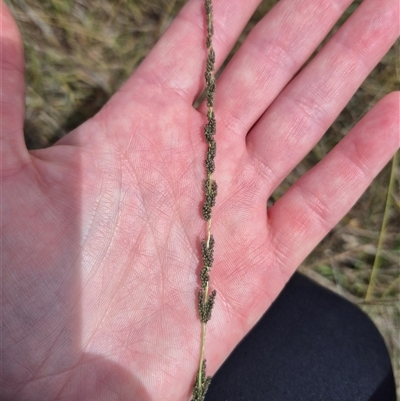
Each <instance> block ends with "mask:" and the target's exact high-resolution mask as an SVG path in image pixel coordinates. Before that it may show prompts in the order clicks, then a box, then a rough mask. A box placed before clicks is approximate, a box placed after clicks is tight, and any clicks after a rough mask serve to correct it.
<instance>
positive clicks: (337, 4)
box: [202, 0, 352, 142]
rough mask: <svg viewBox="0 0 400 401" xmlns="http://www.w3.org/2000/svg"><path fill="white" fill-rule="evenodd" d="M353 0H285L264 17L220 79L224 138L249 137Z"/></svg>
mask: <svg viewBox="0 0 400 401" xmlns="http://www.w3.org/2000/svg"><path fill="white" fill-rule="evenodd" d="M351 2H352V0H335V1H323V0H283V1H280V2H279V3H278V4H277V5H276V6H275V7H274V8H273V9H272V10H271V11H270V12H269V13H268V14H267V15H266V16H265V17H264V18H263V20H262V21H261V22H260V23H259V24H258V25H257V26H256V27H255V28H254V29H253V30H252V32H251V33H250V34H249V36H248V37H247V39H246V41H245V42H244V44H243V45H242V46H241V48H240V49H239V51H238V52H237V53H236V54H235V56H234V58H233V59H232V60H231V62H230V63H229V64H228V66H227V67H226V68H225V70H224V72H223V73H222V74H221V76H220V78H219V79H218V90H217V92H216V98H215V104H216V111H217V112H218V116H219V119H218V125H219V127H221V126H223V127H225V128H227V129H226V130H219V132H218V133H219V134H222V135H223V137H222V136H221V141H222V142H226V141H230V140H231V141H233V140H237V135H232V134H238V135H240V136H241V137H242V138H244V137H245V136H246V134H247V133H248V131H249V129H250V128H251V127H252V126H253V124H254V122H255V121H257V120H258V119H259V117H260V116H261V115H262V114H263V113H264V111H265V109H266V108H267V107H268V106H269V105H270V104H271V102H272V101H273V99H275V98H276V96H277V95H278V94H279V93H280V91H281V90H282V89H283V88H284V87H285V85H286V84H287V83H288V82H289V81H290V80H291V79H292V77H293V76H294V75H295V73H296V72H297V71H298V70H299V68H300V67H301V66H302V65H303V64H304V63H305V62H306V61H307V59H308V58H309V57H310V56H311V54H312V53H313V51H314V50H315V49H316V47H317V46H318V44H319V43H320V42H321V41H322V40H323V38H324V37H325V36H326V35H327V34H328V32H329V30H330V29H331V28H332V26H333V25H334V23H335V22H336V21H337V20H338V18H339V17H340V16H341V15H342V14H343V12H344V11H345V9H346V7H347V6H348V5H349V4H350V3H351ZM218 106H219V107H218ZM202 107H203V105H202ZM224 133H225V134H224Z"/></svg>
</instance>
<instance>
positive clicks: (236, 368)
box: [206, 273, 396, 401]
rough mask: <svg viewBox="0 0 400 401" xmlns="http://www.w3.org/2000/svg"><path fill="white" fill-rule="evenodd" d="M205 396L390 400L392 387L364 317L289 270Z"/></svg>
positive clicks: (211, 399)
mask: <svg viewBox="0 0 400 401" xmlns="http://www.w3.org/2000/svg"><path fill="white" fill-rule="evenodd" d="M206 399H207V401H396V389H395V382H394V375H393V370H392V366H391V362H390V358H389V354H388V351H387V349H386V346H385V343H384V341H383V339H382V336H381V335H380V333H379V331H378V330H377V328H376V327H375V325H374V324H373V323H372V321H371V320H370V319H369V317H368V316H367V315H366V314H365V313H364V312H362V311H361V309H359V308H358V307H357V306H355V305H353V304H352V303H350V302H349V301H347V300H345V299H343V298H341V297H340V296H338V295H336V294H334V293H333V292H331V291H329V290H327V289H325V288H323V287H321V286H320V285H318V284H317V283H315V282H313V281H312V280H310V279H308V278H307V277H305V276H304V275H302V274H300V273H295V274H294V275H293V276H292V278H291V279H290V280H289V282H288V283H287V285H286V286H285V288H284V290H283V291H282V293H281V294H280V295H279V297H278V298H277V299H276V301H275V302H274V303H273V304H272V306H271V307H270V308H269V309H268V311H267V312H266V313H265V314H264V316H263V317H262V318H261V320H260V321H259V322H258V323H257V325H256V326H255V327H254V328H253V329H252V330H251V331H250V332H249V333H248V335H247V336H246V337H245V338H244V339H243V340H242V341H241V342H240V343H239V344H238V346H237V347H236V348H235V350H234V351H233V352H232V354H231V355H230V356H229V358H228V359H227V360H226V361H225V363H224V364H223V365H222V366H221V368H220V369H219V370H218V372H217V373H216V374H215V376H214V378H213V380H212V382H211V386H210V388H209V390H208V392H207V396H206Z"/></svg>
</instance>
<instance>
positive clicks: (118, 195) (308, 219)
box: [1, 0, 399, 401]
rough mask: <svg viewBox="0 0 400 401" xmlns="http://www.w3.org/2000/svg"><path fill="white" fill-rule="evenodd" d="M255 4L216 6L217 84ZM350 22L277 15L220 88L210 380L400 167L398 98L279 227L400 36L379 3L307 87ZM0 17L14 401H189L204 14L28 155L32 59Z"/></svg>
mask: <svg viewBox="0 0 400 401" xmlns="http://www.w3.org/2000/svg"><path fill="white" fill-rule="evenodd" d="M258 3H259V2H258V1H254V0H251V1H247V2H239V1H234V2H232V1H230V2H229V3H228V2H225V1H222V0H221V1H216V2H215V4H214V25H215V37H214V48H215V50H216V55H217V66H220V65H221V63H222V61H223V60H224V58H225V57H226V56H227V54H228V52H229V50H230V48H231V47H232V46H233V44H234V42H235V41H236V39H237V37H238V35H239V34H240V32H241V30H242V29H243V27H244V25H245V23H246V22H247V20H248V19H249V17H250V15H251V14H252V13H253V11H254V9H255V8H256V7H257V5H258ZM350 3H351V1H350V0H340V1H339V0H337V1H335V2H322V1H318V0H307V1H304V0H302V1H301V0H292V1H288V0H282V1H281V2H279V4H278V5H277V6H276V7H275V8H274V9H273V10H272V11H271V12H270V13H269V14H268V15H267V16H266V17H265V19H264V20H263V21H262V22H261V23H260V24H259V25H258V26H257V27H256V28H255V29H254V30H253V31H252V33H251V34H250V35H249V37H248V38H247V40H246V42H245V43H244V45H243V46H242V47H241V49H240V50H239V51H238V53H237V54H236V55H235V57H234V58H233V59H232V61H231V62H230V64H229V65H228V66H227V68H226V69H225V70H224V72H223V73H222V75H221V77H220V79H219V80H218V85H217V94H216V105H215V112H216V117H217V136H216V140H217V149H218V150H217V158H216V166H217V167H216V172H215V174H214V177H215V179H216V180H217V182H218V185H219V193H218V198H217V204H216V206H215V208H214V210H213V229H212V230H213V235H214V237H215V239H216V250H215V262H214V267H213V270H212V273H211V282H210V284H211V288H212V289H214V288H215V289H216V290H217V292H218V295H217V301H216V304H215V306H214V309H213V317H212V319H211V321H210V322H209V323H208V333H207V346H206V357H207V362H208V373H210V374H212V373H213V372H215V370H216V369H217V368H218V367H219V366H220V365H221V363H222V362H223V361H224V359H225V358H226V357H227V355H228V354H229V352H230V351H231V350H232V349H233V348H234V347H235V346H236V345H237V343H238V342H239V341H240V340H241V338H243V336H244V335H245V334H246V333H247V332H248V331H249V330H250V329H251V327H252V326H253V325H254V324H255V322H256V321H257V320H258V319H259V318H260V317H261V315H262V314H263V313H264V312H265V310H266V309H267V308H268V307H269V305H270V304H271V302H272V301H273V300H274V299H275V298H276V296H277V295H278V294H279V292H280V291H281V290H282V288H283V286H284V284H285V282H286V281H287V280H288V278H289V277H290V275H291V274H292V273H293V272H294V271H295V269H296V268H297V266H298V265H299V264H300V263H301V261H302V260H303V259H304V258H305V257H306V255H307V254H308V253H309V252H310V251H311V250H312V249H313V247H314V246H315V245H316V244H317V243H318V242H319V241H320V240H321V239H322V238H323V236H324V235H325V234H326V233H327V232H328V231H329V230H330V229H331V228H332V227H333V226H334V225H335V224H336V222H337V221H338V220H339V219H340V218H341V217H342V216H343V215H344V214H345V213H346V212H347V211H348V210H349V208H350V207H351V206H352V205H353V203H354V202H355V201H356V200H357V198H358V197H359V196H360V194H361V193H362V192H363V191H364V189H365V188H366V187H367V186H368V185H369V183H370V182H371V180H372V178H373V177H374V176H375V175H376V174H377V173H378V172H379V171H380V169H381V168H382V167H383V166H384V165H385V164H386V163H387V162H388V160H389V159H390V158H391V156H392V155H393V153H394V152H395V151H396V150H397V148H398V136H397V135H398V126H397V123H398V101H399V96H398V94H391V95H389V96H387V97H385V98H384V99H383V100H381V101H380V102H379V103H378V104H377V105H376V106H375V108H374V109H373V110H371V111H370V112H369V113H368V114H367V115H366V116H365V117H364V119H363V120H362V121H361V122H360V123H359V124H358V125H356V126H355V127H354V128H353V130H352V131H351V132H350V133H349V134H348V135H347V136H346V137H345V138H344V139H343V140H342V141H341V142H340V143H339V145H338V146H337V147H336V148H335V149H334V150H333V151H332V152H331V153H330V154H329V155H328V156H327V157H326V158H325V159H324V160H323V161H321V163H320V164H319V165H317V166H316V167H315V168H314V169H312V170H311V171H309V172H308V173H307V174H305V175H304V177H302V178H301V179H300V180H299V181H298V182H296V184H295V185H294V186H293V187H292V188H291V189H290V190H289V191H288V192H287V193H286V194H285V195H284V196H283V197H282V198H281V199H280V200H279V201H278V202H277V203H276V204H275V205H274V206H273V207H271V208H270V209H269V210H268V211H267V210H266V200H267V199H268V197H269V195H270V194H271V193H272V192H273V190H274V189H275V188H276V187H277V185H278V184H279V183H280V182H281V181H282V180H283V179H284V177H285V176H286V175H287V174H288V173H289V172H290V171H291V170H292V169H293V168H294V166H295V165H296V164H297V163H298V162H299V161H300V160H301V159H302V158H303V157H304V155H305V154H306V153H307V152H308V151H309V150H310V149H311V148H312V147H313V146H314V144H315V143H316V142H317V141H318V140H319V138H320V137H321V136H322V135H323V133H324V132H325V131H326V129H327V128H328V127H329V125H330V124H331V123H332V122H333V120H334V119H335V117H336V116H337V115H338V113H339V112H340V110H341V109H342V108H343V107H344V105H345V104H346V103H347V101H348V100H349V98H350V97H351V95H352V94H353V93H354V92H355V90H356V89H357V88H358V86H359V85H360V84H361V82H362V81H363V79H364V78H365V76H366V75H367V74H368V73H369V71H370V70H371V69H372V68H373V66H374V65H375V64H376V63H377V62H378V61H379V60H380V58H381V57H382V56H383V55H384V54H385V53H386V51H387V50H388V49H389V47H390V46H391V45H392V44H393V42H394V41H395V39H396V38H397V36H398V26H397V19H398V15H397V13H396V7H397V3H396V2H395V1H393V0H382V1H380V2H377V1H376V0H366V1H365V2H363V4H362V5H361V6H360V7H359V9H358V10H357V11H356V12H355V13H354V15H353V16H352V17H351V18H350V19H349V20H348V21H347V22H346V24H345V25H344V26H343V27H342V28H341V29H340V30H339V31H338V32H337V34H336V35H335V36H334V37H333V38H332V39H331V40H330V41H329V43H328V44H327V45H326V46H325V47H324V48H323V50H322V51H321V52H320V53H319V54H318V55H317V57H316V58H315V59H314V60H313V61H312V62H311V63H310V64H308V65H307V67H306V68H305V69H304V70H303V71H301V72H300V73H299V74H298V75H297V76H296V77H295V78H293V77H294V75H295V74H296V73H297V71H298V70H299V68H300V67H301V66H302V65H303V64H304V63H305V62H306V60H307V59H308V58H309V56H310V55H311V54H312V52H313V51H314V50H315V48H316V47H317V45H318V44H319V43H320V41H321V40H322V38H323V37H324V36H325V35H326V34H327V33H328V31H329V29H330V28H331V27H332V25H333V24H334V23H335V22H336V20H337V19H338V18H339V17H340V15H341V14H342V13H343V11H344V10H345V9H346V7H347V6H348V5H349V4H350ZM1 13H2V16H1V18H2V24H3V25H2V26H3V30H2V32H1V40H2V48H3V52H2V62H1V68H2V71H1V74H2V75H1V76H2V98H1V101H2V116H1V122H2V127H1V128H2V129H1V146H2V154H1V155H2V191H3V192H2V211H3V216H2V241H3V250H2V258H3V260H2V267H3V321H2V323H3V327H2V333H3V342H2V356H1V357H2V362H3V372H2V391H3V394H2V395H3V398H2V399H4V400H15V399H18V400H21V401H22V400H39V399H40V400H53V399H59V400H92V399H93V400H110V399H119V400H125V399H126V400H141V401H152V400H156V399H162V400H165V401H168V400H186V399H189V398H190V394H191V387H192V384H193V381H194V377H195V373H196V370H197V365H198V357H199V343H200V324H199V319H198V316H197V310H196V301H197V295H196V294H197V289H198V286H199V280H198V272H199V269H200V263H199V261H200V247H199V243H200V239H202V238H203V237H204V235H205V224H204V220H202V218H201V213H200V210H201V205H202V203H203V196H204V195H203V190H202V182H203V180H204V179H205V170H204V158H205V152H206V144H205V142H204V139H203V136H202V132H203V126H204V123H205V121H206V120H205V116H204V115H205V106H204V105H202V106H200V108H199V110H195V109H194V108H193V107H192V103H193V101H194V100H195V99H196V98H197V97H198V96H199V94H200V93H201V91H202V89H203V87H204V78H203V71H204V63H205V54H206V52H205V48H204V37H205V32H204V14H203V3H202V1H190V2H189V3H188V4H187V6H186V7H185V8H184V9H183V10H182V12H181V13H180V17H178V18H177V19H176V20H175V21H174V22H173V24H172V25H171V26H170V28H169V29H168V30H167V32H166V33H165V34H164V36H163V37H162V38H161V39H160V41H159V42H158V44H157V45H156V46H155V48H154V49H153V51H152V52H151V54H150V55H149V56H148V57H147V59H146V60H145V61H144V62H143V63H142V64H141V66H140V67H139V68H138V70H137V71H136V72H135V74H134V75H133V76H132V78H131V79H130V80H129V81H128V82H127V83H126V84H125V85H124V86H123V87H122V88H121V89H120V90H119V91H118V92H117V93H116V94H115V95H114V96H113V98H112V99H111V100H110V101H109V103H108V104H107V105H106V106H105V107H104V108H103V109H102V110H101V112H100V113H99V114H97V115H96V116H95V117H94V118H92V119H91V120H89V121H87V122H86V123H85V124H83V125H82V126H81V127H79V128H78V129H76V130H74V131H73V132H71V133H70V134H69V135H67V136H66V137H64V138H63V139H62V140H61V141H59V142H58V143H57V144H56V145H55V146H53V147H51V148H49V149H44V150H38V151H31V152H28V151H27V150H26V148H25V146H24V142H23V104H24V95H23V92H24V78H23V54H22V45H21V40H20V37H19V33H18V30H17V28H16V25H15V23H14V21H13V19H12V17H11V16H10V14H9V12H8V11H7V9H6V7H5V6H4V4H3V5H2V11H1ZM290 80H292V81H291V82H290V83H289V81H290ZM288 83H289V84H288Z"/></svg>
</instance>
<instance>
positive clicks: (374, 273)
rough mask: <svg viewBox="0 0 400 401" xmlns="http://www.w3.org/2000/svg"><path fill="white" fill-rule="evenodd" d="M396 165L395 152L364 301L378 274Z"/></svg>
mask: <svg viewBox="0 0 400 401" xmlns="http://www.w3.org/2000/svg"><path fill="white" fill-rule="evenodd" d="M397 165H398V152H396V154H395V155H394V157H393V159H392V168H391V171H390V180H389V186H388V191H387V196H386V203H385V211H384V213H383V219H382V226H381V231H380V234H379V241H378V248H377V250H376V255H375V260H374V264H373V266H372V271H371V277H370V280H369V283H368V288H367V292H366V295H365V302H371V301H372V298H373V293H374V289H375V284H376V279H377V276H378V270H379V266H380V263H381V253H382V247H383V244H384V241H385V234H386V228H387V225H388V222H389V212H390V206H391V200H392V193H393V190H394V182H395V176H396V167H397Z"/></svg>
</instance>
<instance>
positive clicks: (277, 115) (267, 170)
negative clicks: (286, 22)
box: [247, 0, 398, 190]
mask: <svg viewBox="0 0 400 401" xmlns="http://www.w3.org/2000/svg"><path fill="white" fill-rule="evenodd" d="M396 1H397V0H382V1H379V2H376V1H375V0H367V1H365V2H363V3H362V4H361V6H360V7H359V8H358V9H357V10H356V12H355V13H354V14H353V15H352V16H351V17H350V18H349V19H348V20H347V22H346V23H345V24H344V25H343V26H342V27H341V28H340V29H339V31H338V32H337V33H336V34H335V35H334V37H333V38H332V39H331V40H330V41H329V42H328V43H327V45H326V46H325V47H324V48H323V49H322V51H321V52H320V53H319V54H318V55H317V56H316V57H315V58H314V59H313V60H312V61H311V63H310V64H309V65H308V66H307V67H306V68H305V69H304V70H303V71H302V72H301V73H300V74H299V75H298V76H297V77H296V78H295V79H294V80H293V81H292V82H291V83H290V84H289V85H288V86H287V87H286V88H285V89H284V90H283V92H282V93H281V95H280V96H279V97H278V98H277V99H276V101H275V102H274V103H273V104H272V105H271V107H270V108H269V109H268V111H267V112H266V113H265V114H264V115H263V116H262V117H261V119H260V120H259V122H258V123H257V124H256V125H255V127H254V128H253V129H252V130H251V132H250V133H249V135H248V137H247V145H248V151H249V153H250V155H251V156H254V159H255V160H257V162H258V165H259V167H260V171H261V172H262V173H263V174H264V176H265V179H266V181H267V183H266V184H267V185H266V186H268V188H269V190H272V189H274V188H275V187H276V186H277V185H278V184H279V183H280V182H281V181H282V180H283V178H284V177H286V175H287V174H288V173H289V172H290V171H291V170H292V169H293V168H294V167H295V166H296V165H297V163H299V162H300V160H301V159H302V158H303V157H304V156H305V155H306V154H307V153H308V152H309V151H310V150H311V149H312V147H313V146H314V145H315V144H316V143H317V142H318V140H319V139H320V137H321V136H322V135H323V133H324V132H325V131H326V130H327V129H328V128H329V126H330V125H331V124H332V122H333V121H334V120H335V118H336V117H337V115H338V114H339V113H340V111H341V110H342V109H343V108H344V106H345V105H346V103H347V102H348V101H349V100H350V98H351V96H352V95H353V94H354V92H355V91H356V90H357V88H358V87H359V86H360V85H361V83H362V81H363V80H364V79H365V78H366V77H367V75H368V74H369V73H370V71H371V70H372V69H373V67H374V66H375V65H376V64H377V63H378V62H379V60H380V59H381V58H382V57H383V55H384V54H385V53H386V52H387V51H388V50H389V48H390V46H392V44H393V43H394V42H395V40H396V39H397V37H398V13H397V10H396V9H397V6H396Z"/></svg>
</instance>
